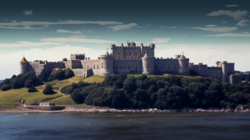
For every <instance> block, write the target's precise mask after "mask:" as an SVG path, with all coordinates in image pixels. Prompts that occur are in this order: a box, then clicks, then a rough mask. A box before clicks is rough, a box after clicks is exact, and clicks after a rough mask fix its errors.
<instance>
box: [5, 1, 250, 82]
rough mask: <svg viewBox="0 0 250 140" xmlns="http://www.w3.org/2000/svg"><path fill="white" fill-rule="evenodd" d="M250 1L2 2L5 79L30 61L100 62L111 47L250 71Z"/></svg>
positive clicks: (16, 72)
mask: <svg viewBox="0 0 250 140" xmlns="http://www.w3.org/2000/svg"><path fill="white" fill-rule="evenodd" d="M249 25H250V1H248V0H209V1H208V0H175V1H174V2H173V1H170V0H143V1H142V0H126V1H123V2H121V1H117V0H91V2H90V1H80V0H70V1H69V0H68V1H66V0H43V1H34V0H29V1H27V0H15V1H14V0H8V1H7V2H3V1H0V71H1V72H0V79H5V78H8V77H11V76H12V75H13V74H19V73H20V65H19V62H20V60H21V59H22V57H23V55H24V56H25V57H26V59H27V60H28V61H34V60H48V61H58V60H61V59H62V58H63V57H66V58H68V59H69V56H70V54H72V53H78V52H79V53H85V54H86V56H87V57H90V58H91V59H96V58H97V57H98V56H99V55H101V54H104V53H105V51H106V48H109V46H110V44H116V45H119V46H120V45H121V43H124V44H126V42H127V41H134V42H136V43H137V45H138V46H139V45H140V43H144V45H148V44H150V43H152V42H153V43H155V44H156V48H155V56H157V57H164V58H166V57H174V56H175V55H176V54H181V53H182V52H184V54H185V56H186V57H188V58H189V59H190V62H194V63H198V62H203V63H205V64H208V65H209V66H212V65H215V61H217V60H218V61H229V62H235V69H236V70H241V71H248V70H250V65H249V64H248V61H249V59H250V26H249Z"/></svg>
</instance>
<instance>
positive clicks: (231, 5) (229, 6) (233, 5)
mask: <svg viewBox="0 0 250 140" xmlns="http://www.w3.org/2000/svg"><path fill="white" fill-rule="evenodd" d="M225 6H226V7H228V8H231V7H239V5H236V4H230V5H225Z"/></svg>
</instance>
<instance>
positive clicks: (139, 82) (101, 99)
mask: <svg viewBox="0 0 250 140" xmlns="http://www.w3.org/2000/svg"><path fill="white" fill-rule="evenodd" d="M61 91H67V93H68V94H71V98H72V99H73V100H74V101H75V102H76V103H83V102H85V103H86V104H87V105H96V106H108V107H112V108H152V107H154V108H159V109H171V108H173V109H181V108H184V107H191V108H210V107H215V108H221V107H222V108H235V107H237V106H239V105H242V106H244V107H250V84H248V83H239V84H237V85H232V84H229V83H220V82H219V81H218V80H216V79H208V78H203V77H201V76H196V77H185V76H176V75H170V76H167V77H147V76H146V75H142V76H138V77H136V78H135V77H133V76H129V77H127V76H126V75H124V74H121V75H114V74H111V75H109V76H107V78H106V79H105V80H104V82H103V83H101V84H96V83H93V84H88V83H84V82H82V81H81V82H79V83H77V84H72V85H69V86H66V87H64V88H62V89H61ZM83 100H84V101H83Z"/></svg>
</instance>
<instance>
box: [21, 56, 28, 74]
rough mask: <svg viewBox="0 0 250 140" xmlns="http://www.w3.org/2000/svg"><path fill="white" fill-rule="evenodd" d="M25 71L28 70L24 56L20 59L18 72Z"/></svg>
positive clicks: (22, 72)
mask: <svg viewBox="0 0 250 140" xmlns="http://www.w3.org/2000/svg"><path fill="white" fill-rule="evenodd" d="M26 72H28V62H27V60H26V59H25V57H23V59H22V60H21V61H20V74H24V73H26Z"/></svg>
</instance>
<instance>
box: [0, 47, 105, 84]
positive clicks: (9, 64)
mask: <svg viewBox="0 0 250 140" xmlns="http://www.w3.org/2000/svg"><path fill="white" fill-rule="evenodd" d="M78 52H79V53H85V54H86V56H87V57H90V58H91V59H97V58H98V57H99V56H100V55H101V54H104V53H105V49H104V50H95V49H92V48H87V47H83V46H72V45H63V46H57V47H54V48H49V49H39V48H33V49H30V50H25V51H17V52H11V53H7V54H1V55H0V59H1V60H8V61H0V65H1V73H3V74H1V75H0V79H5V78H10V77H11V76H12V75H13V74H16V75H18V74H19V73H20V65H19V62H20V61H21V59H22V57H23V54H24V55H25V58H26V59H27V61H34V60H48V61H49V62H57V61H60V60H62V58H67V59H68V60H70V54H76V53H78Z"/></svg>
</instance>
